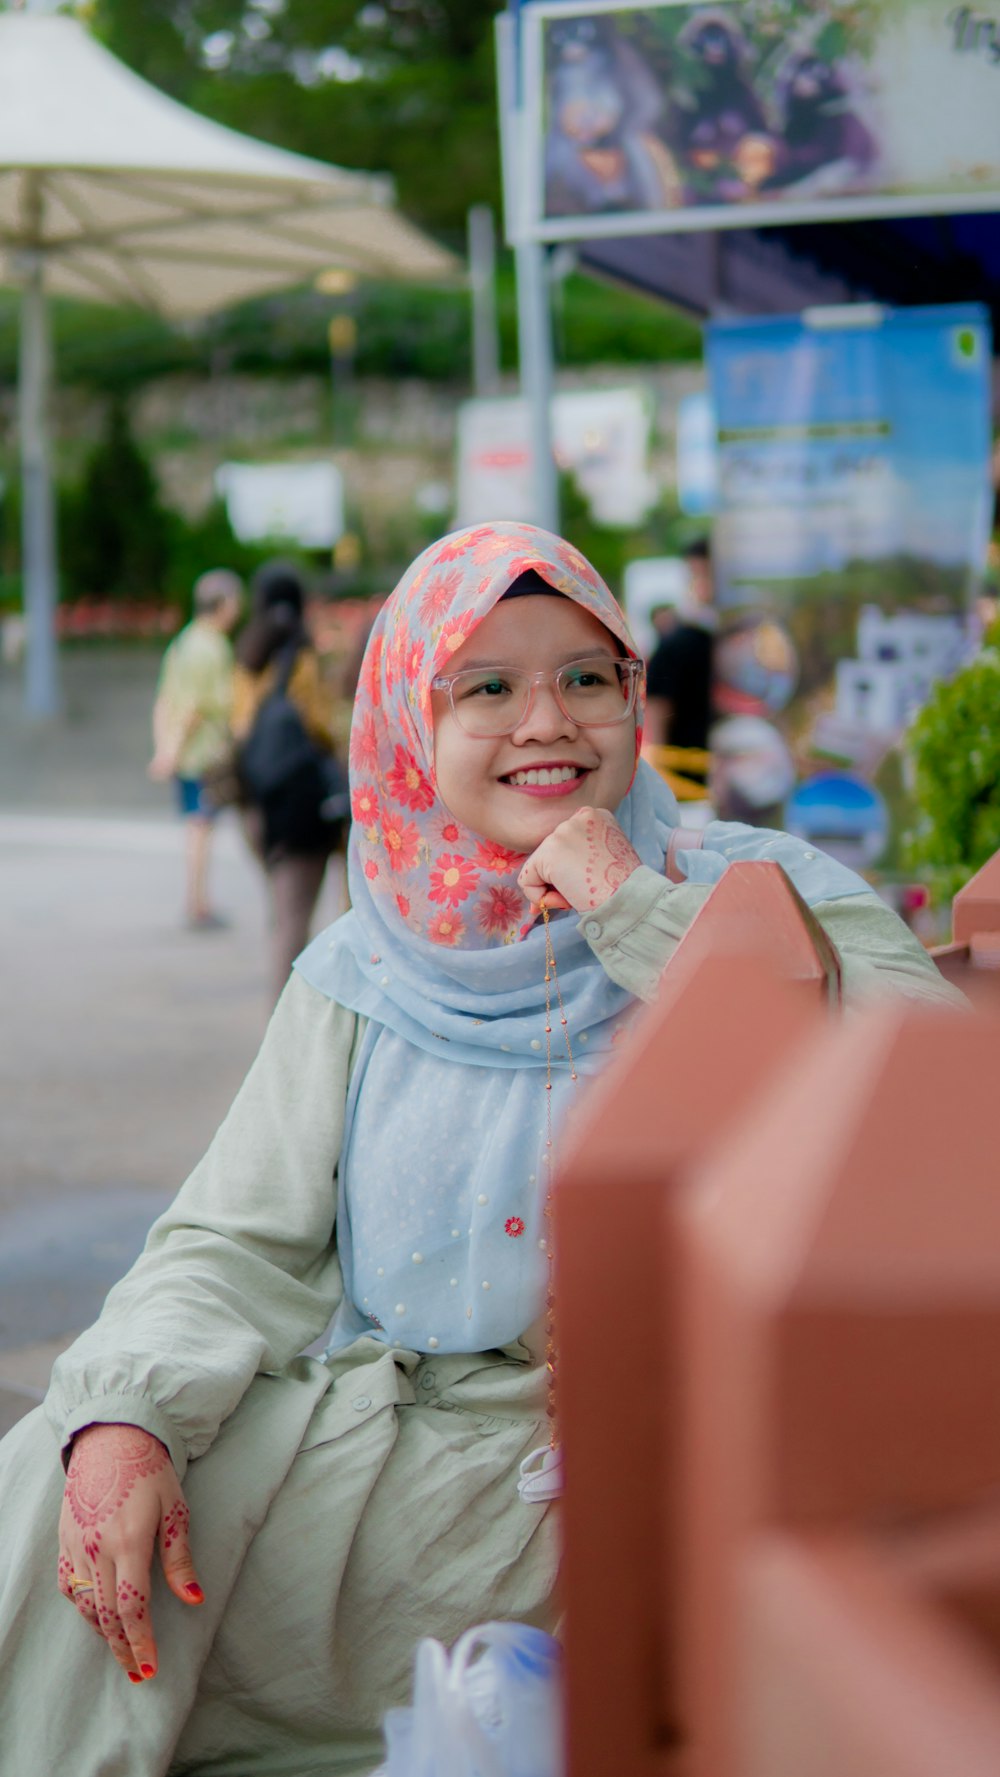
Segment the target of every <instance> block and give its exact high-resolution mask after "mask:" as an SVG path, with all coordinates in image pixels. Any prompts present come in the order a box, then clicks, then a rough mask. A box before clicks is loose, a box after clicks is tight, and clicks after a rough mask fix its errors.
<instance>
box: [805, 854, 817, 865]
mask: <svg viewBox="0 0 1000 1777" xmlns="http://www.w3.org/2000/svg"><path fill="white" fill-rule="evenodd" d="M802 856H803V857H804V858H808V860H809V862H810V864H811V863H812V861H813V858H814V857H815V856H816V853H815V852H814V851H804V852H803V853H802Z"/></svg>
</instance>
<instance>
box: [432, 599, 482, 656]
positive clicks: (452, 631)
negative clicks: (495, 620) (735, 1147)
mask: <svg viewBox="0 0 1000 1777" xmlns="http://www.w3.org/2000/svg"><path fill="white" fill-rule="evenodd" d="M475 627H476V619H475V617H474V616H473V614H472V612H471V611H460V612H459V614H458V616H457V617H449V619H448V621H447V623H446V624H444V625H443V627H442V630H441V634H440V635H439V636H438V639H437V646H436V647H435V650H434V658H435V660H438V661H440V662H441V664H442V665H447V662H448V659H449V657H450V656H451V655H452V654H457V653H458V650H459V648H460V647H461V646H462V643H463V642H464V641H465V638H466V636H468V635H471V634H472V631H473V630H474V629H475Z"/></svg>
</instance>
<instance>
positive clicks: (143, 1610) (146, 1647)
mask: <svg viewBox="0 0 1000 1777" xmlns="http://www.w3.org/2000/svg"><path fill="white" fill-rule="evenodd" d="M152 1553H153V1550H152V1546H150V1548H149V1549H148V1550H147V1553H146V1559H145V1561H144V1562H143V1561H137V1562H135V1563H131V1564H126V1563H124V1562H122V1563H120V1565H119V1567H118V1574H117V1589H116V1594H115V1603H116V1604H117V1607H118V1620H119V1622H120V1623H121V1626H122V1629H123V1631H124V1634H125V1637H126V1640H127V1641H128V1645H129V1647H130V1649H131V1651H132V1660H133V1664H134V1667H135V1668H136V1669H137V1670H138V1671H139V1673H140V1674H141V1676H142V1677H143V1678H154V1677H155V1675H156V1668H157V1665H158V1660H157V1653H156V1640H155V1637H154V1635H153V1619H152V1615H151V1613H150V1603H149V1594H150V1589H151V1588H150V1583H149V1567H150V1559H151V1557H152Z"/></svg>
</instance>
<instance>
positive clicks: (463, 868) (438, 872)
mask: <svg viewBox="0 0 1000 1777" xmlns="http://www.w3.org/2000/svg"><path fill="white" fill-rule="evenodd" d="M478 887H479V871H478V870H477V869H476V868H475V866H474V865H473V864H470V863H469V860H468V858H462V857H459V855H458V853H457V852H442V853H441V856H440V857H439V858H436V859H435V861H434V868H433V870H432V871H431V886H430V889H429V890H428V895H429V898H430V900H432V901H437V902H439V903H443V904H445V905H446V906H448V907H457V906H458V903H459V902H460V901H466V900H468V898H469V896H470V895H471V894H472V892H473V890H474V889H476V888H478Z"/></svg>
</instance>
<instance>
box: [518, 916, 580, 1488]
mask: <svg viewBox="0 0 1000 1777" xmlns="http://www.w3.org/2000/svg"><path fill="white" fill-rule="evenodd" d="M541 910H542V923H543V925H544V927H545V1256H546V1261H547V1264H548V1278H547V1282H546V1289H545V1371H546V1377H547V1394H548V1399H547V1401H546V1405H545V1412H546V1417H547V1418H548V1421H549V1441H548V1444H543V1445H542V1447H541V1448H540V1449H538V1450H533V1451H532V1452H531V1455H530V1456H526V1457H525V1459H524V1461H523V1462H522V1464H521V1478H520V1480H519V1481H518V1486H517V1490H518V1493H519V1494H520V1496H521V1498H522V1499H523V1500H525V1501H527V1502H528V1503H529V1504H530V1505H542V1504H544V1503H545V1502H546V1501H547V1500H550V1499H555V1498H557V1497H558V1495H559V1494H560V1493H561V1492H562V1474H561V1463H560V1455H559V1440H558V1437H557V1436H556V1398H555V1397H556V1334H555V1242H554V1240H553V1238H552V1220H553V1217H552V1192H553V1186H554V1183H555V1148H554V1145H553V1140H552V996H553V992H554V993H555V1003H556V1005H557V1006H558V1008H559V1024H560V1028H561V1030H562V1037H563V1042H564V1043H565V1045H566V1054H567V1055H568V1057H569V1077H570V1079H571V1080H573V1081H576V1080H577V1079H578V1078H579V1076H578V1074H577V1071H576V1061H575V1059H574V1056H573V1044H572V1042H571V1040H570V1034H569V1020H568V1018H567V1017H566V1008H565V1006H564V1005H563V997H562V991H561V989H560V986H559V971H558V969H557V968H556V954H555V950H554V948H553V944H552V933H551V931H550V929H549V910H548V908H547V907H546V905H545V902H544V901H543V902H542V904H541Z"/></svg>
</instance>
